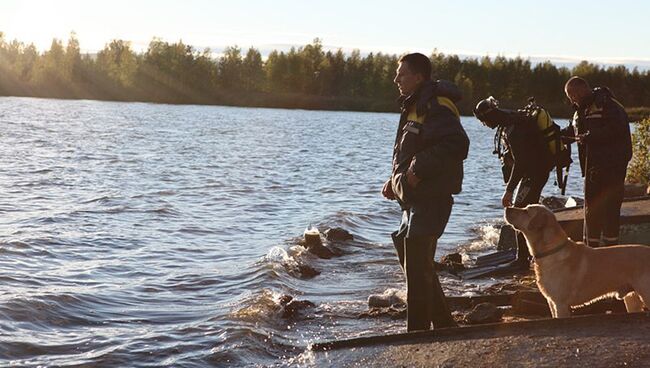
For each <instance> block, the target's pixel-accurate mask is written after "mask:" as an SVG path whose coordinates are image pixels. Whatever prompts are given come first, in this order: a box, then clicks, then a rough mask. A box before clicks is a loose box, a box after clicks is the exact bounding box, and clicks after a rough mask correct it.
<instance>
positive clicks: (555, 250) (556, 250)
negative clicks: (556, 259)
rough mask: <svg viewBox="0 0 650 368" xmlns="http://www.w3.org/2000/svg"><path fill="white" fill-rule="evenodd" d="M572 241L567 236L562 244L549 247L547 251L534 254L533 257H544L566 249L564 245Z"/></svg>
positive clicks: (536, 258)
mask: <svg viewBox="0 0 650 368" xmlns="http://www.w3.org/2000/svg"><path fill="white" fill-rule="evenodd" d="M570 243H571V239H569V238H567V239H566V240H565V241H564V242H563V243H562V244H560V245H558V246H557V247H555V248H552V249H549V250H547V251H546V252H541V253H539V254H533V257H534V258H535V260H538V259H542V258H544V257H548V256H550V255H551V254H555V253H557V252H559V251H561V250H562V249H564V247H566V246H567V245H569V244H570Z"/></svg>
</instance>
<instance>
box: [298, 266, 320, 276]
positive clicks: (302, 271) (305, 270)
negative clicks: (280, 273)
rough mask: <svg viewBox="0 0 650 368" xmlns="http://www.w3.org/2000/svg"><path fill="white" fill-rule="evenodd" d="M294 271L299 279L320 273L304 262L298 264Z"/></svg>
mask: <svg viewBox="0 0 650 368" xmlns="http://www.w3.org/2000/svg"><path fill="white" fill-rule="evenodd" d="M295 273H296V275H297V276H298V277H299V278H301V279H311V278H314V277H316V276H318V275H320V271H318V270H316V269H315V268H314V267H312V266H309V265H305V264H299V265H298V266H297V267H296V269H295Z"/></svg>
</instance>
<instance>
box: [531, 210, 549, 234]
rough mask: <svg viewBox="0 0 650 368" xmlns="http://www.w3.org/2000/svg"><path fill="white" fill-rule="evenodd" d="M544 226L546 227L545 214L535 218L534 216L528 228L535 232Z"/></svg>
mask: <svg viewBox="0 0 650 368" xmlns="http://www.w3.org/2000/svg"><path fill="white" fill-rule="evenodd" d="M544 226H546V214H545V213H537V214H536V215H535V216H533V218H532V219H530V222H529V223H528V228H529V229H533V230H539V229H541V228H543V227H544Z"/></svg>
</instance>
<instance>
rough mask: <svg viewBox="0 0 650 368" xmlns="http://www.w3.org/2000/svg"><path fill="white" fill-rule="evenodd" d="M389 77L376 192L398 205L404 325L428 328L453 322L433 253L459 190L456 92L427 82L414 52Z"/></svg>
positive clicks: (461, 150)
mask: <svg viewBox="0 0 650 368" xmlns="http://www.w3.org/2000/svg"><path fill="white" fill-rule="evenodd" d="M394 82H395V84H397V86H398V88H399V91H400V95H401V97H400V100H399V101H400V103H401V115H400V120H399V125H398V128H397V134H396V137H395V145H394V149H393V169H392V174H391V177H390V179H389V180H388V181H386V183H385V184H384V187H383V189H382V194H383V195H384V197H386V198H388V199H391V200H397V202H398V203H399V205H400V207H401V208H402V221H401V224H400V228H399V230H398V231H396V232H394V233H393V234H392V238H393V243H394V245H395V249H396V250H397V255H398V258H399V262H400V265H401V266H402V269H403V271H404V273H405V275H406V288H407V297H406V299H407V300H406V302H407V330H408V331H416V330H428V329H430V328H431V324H432V323H433V327H434V328H441V327H454V326H456V322H455V321H454V319H453V318H452V316H451V313H450V311H449V307H448V306H447V302H446V300H445V296H444V293H443V291H442V288H441V286H440V281H439V280H438V276H437V275H436V272H435V270H434V268H433V256H434V254H435V250H436V245H437V241H438V238H439V237H440V236H441V235H442V233H443V232H444V229H445V226H446V225H447V221H448V220H449V216H450V214H451V208H452V205H453V198H452V195H453V194H457V193H459V192H460V190H461V185H462V180H463V160H465V158H467V153H468V150H469V139H468V138H467V134H465V130H464V129H463V127H462V125H461V124H460V118H459V113H458V109H457V108H456V105H455V102H457V101H458V100H460V91H459V89H458V88H457V87H456V86H454V85H453V84H451V83H450V82H446V81H436V82H433V81H431V62H430V60H429V58H427V57H426V56H425V55H422V54H418V53H415V54H408V55H405V56H403V57H402V58H401V59H400V60H399V64H398V68H397V75H396V77H395V80H394Z"/></svg>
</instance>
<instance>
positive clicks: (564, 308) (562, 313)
mask: <svg viewBox="0 0 650 368" xmlns="http://www.w3.org/2000/svg"><path fill="white" fill-rule="evenodd" d="M567 317H571V307H570V306H569V305H568V304H559V303H555V318H567Z"/></svg>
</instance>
